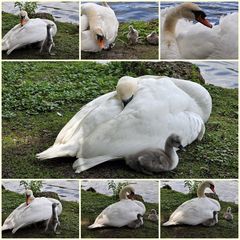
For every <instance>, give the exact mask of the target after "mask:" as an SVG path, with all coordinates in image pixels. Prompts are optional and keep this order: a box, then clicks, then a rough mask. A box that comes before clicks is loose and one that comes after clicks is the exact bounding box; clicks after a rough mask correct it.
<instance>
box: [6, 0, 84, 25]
mask: <svg viewBox="0 0 240 240" xmlns="http://www.w3.org/2000/svg"><path fill="white" fill-rule="evenodd" d="M2 10H3V11H4V12H8V13H13V14H18V13H19V8H18V7H16V8H14V2H4V3H2ZM36 12H48V13H50V14H52V15H53V17H54V19H55V20H56V21H59V22H69V23H74V24H79V3H78V2H38V8H37V10H36Z"/></svg>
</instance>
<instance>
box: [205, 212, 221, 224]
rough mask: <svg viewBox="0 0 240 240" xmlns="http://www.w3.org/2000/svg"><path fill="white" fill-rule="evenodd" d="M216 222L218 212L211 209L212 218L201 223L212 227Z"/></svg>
mask: <svg viewBox="0 0 240 240" xmlns="http://www.w3.org/2000/svg"><path fill="white" fill-rule="evenodd" d="M216 223H218V212H217V211H213V216H212V218H210V219H208V220H207V221H205V222H203V223H202V225H203V226H206V227H212V226H214V225H215V224H216Z"/></svg>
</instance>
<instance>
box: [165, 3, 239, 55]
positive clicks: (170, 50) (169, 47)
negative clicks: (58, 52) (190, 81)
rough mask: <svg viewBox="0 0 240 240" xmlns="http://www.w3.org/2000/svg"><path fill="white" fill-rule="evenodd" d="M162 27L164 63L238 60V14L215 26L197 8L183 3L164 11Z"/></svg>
mask: <svg viewBox="0 0 240 240" xmlns="http://www.w3.org/2000/svg"><path fill="white" fill-rule="evenodd" d="M187 20H196V21H198V23H196V24H193V23H192V22H189V21H187ZM161 23H162V27H161V29H162V31H161V58H162V59H237V58H238V13H237V12H235V13H232V14H228V15H226V16H222V17H221V18H220V22H219V25H214V26H212V25H211V24H210V23H209V21H208V20H207V19H206V14H205V13H204V12H203V11H202V10H201V9H200V7H199V6H198V5H197V4H194V3H183V4H180V5H178V6H176V7H170V8H166V9H163V10H161ZM204 25H205V26H204Z"/></svg>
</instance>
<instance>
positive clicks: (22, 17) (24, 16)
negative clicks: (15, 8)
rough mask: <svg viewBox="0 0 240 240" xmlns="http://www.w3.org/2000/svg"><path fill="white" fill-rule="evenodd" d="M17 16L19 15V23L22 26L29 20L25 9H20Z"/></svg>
mask: <svg viewBox="0 0 240 240" xmlns="http://www.w3.org/2000/svg"><path fill="white" fill-rule="evenodd" d="M19 16H20V24H21V26H23V25H24V24H26V23H27V21H28V20H29V18H28V14H27V12H26V11H24V10H21V11H20V13H19Z"/></svg>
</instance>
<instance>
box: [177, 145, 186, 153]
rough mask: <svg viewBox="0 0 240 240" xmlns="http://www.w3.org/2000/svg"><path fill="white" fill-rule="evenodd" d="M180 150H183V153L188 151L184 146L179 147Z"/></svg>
mask: <svg viewBox="0 0 240 240" xmlns="http://www.w3.org/2000/svg"><path fill="white" fill-rule="evenodd" d="M178 149H179V150H181V151H184V152H185V151H186V149H185V148H184V147H183V145H179V146H178Z"/></svg>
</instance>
